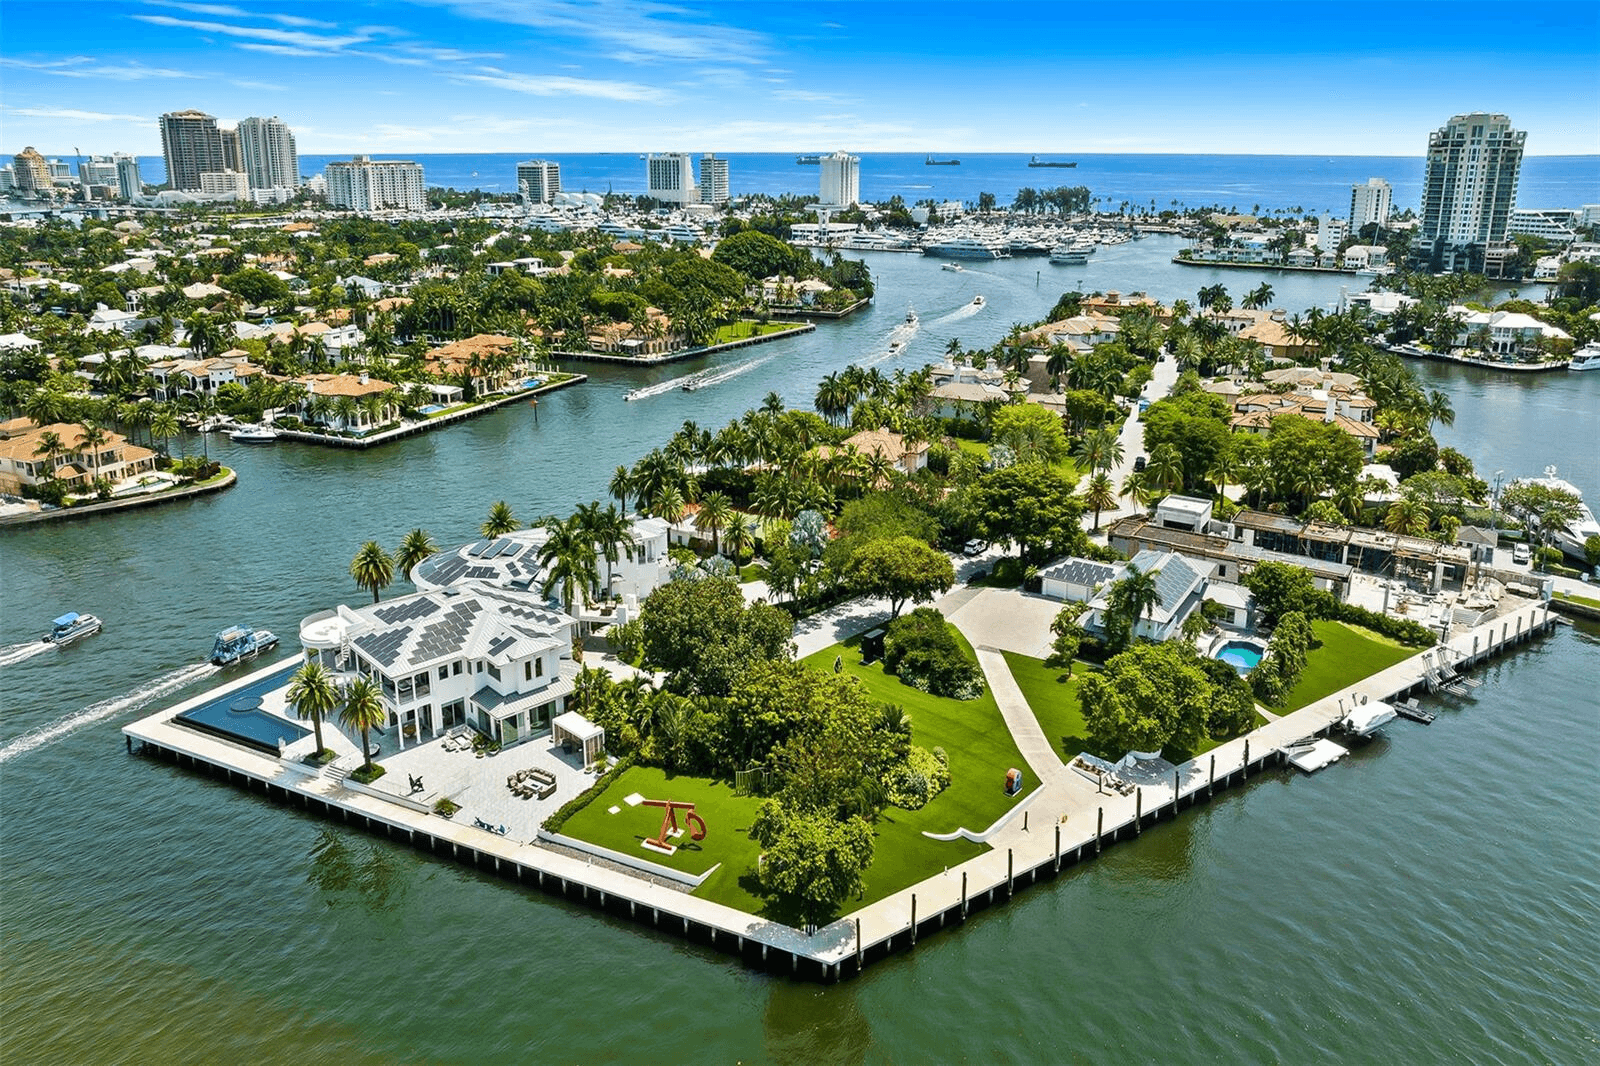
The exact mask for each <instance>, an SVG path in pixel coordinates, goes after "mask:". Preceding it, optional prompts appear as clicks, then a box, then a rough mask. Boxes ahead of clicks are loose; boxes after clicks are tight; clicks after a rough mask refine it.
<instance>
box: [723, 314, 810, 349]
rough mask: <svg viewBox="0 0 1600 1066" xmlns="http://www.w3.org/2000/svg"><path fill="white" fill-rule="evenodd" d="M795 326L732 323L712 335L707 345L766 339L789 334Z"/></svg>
mask: <svg viewBox="0 0 1600 1066" xmlns="http://www.w3.org/2000/svg"><path fill="white" fill-rule="evenodd" d="M794 328H795V327H794V326H793V325H790V324H788V323H785V322H768V323H766V324H764V325H763V324H762V323H760V322H751V321H748V320H745V321H742V322H730V323H728V324H727V325H726V326H718V327H717V331H716V333H714V334H712V336H711V339H710V340H709V341H707V342H706V343H707V345H712V344H727V343H729V342H731V341H743V340H749V339H750V338H751V337H765V336H768V335H770V334H773V333H787V332H789V331H790V330H792V329H794Z"/></svg>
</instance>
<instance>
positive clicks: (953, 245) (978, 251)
mask: <svg viewBox="0 0 1600 1066" xmlns="http://www.w3.org/2000/svg"><path fill="white" fill-rule="evenodd" d="M922 254H923V255H935V256H942V257H944V258H946V259H1007V258H1010V253H1009V252H1007V251H1006V250H1005V249H1003V248H996V247H995V246H994V245H993V244H990V243H989V242H988V241H982V240H979V239H978V238H977V237H945V238H941V239H938V240H933V241H929V242H928V243H927V244H924V245H923V246H922Z"/></svg>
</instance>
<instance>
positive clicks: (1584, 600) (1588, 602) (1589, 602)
mask: <svg viewBox="0 0 1600 1066" xmlns="http://www.w3.org/2000/svg"><path fill="white" fill-rule="evenodd" d="M1556 599H1558V600H1566V601H1567V602H1568V603H1581V604H1583V605H1584V606H1585V607H1594V608H1596V609H1600V600H1597V599H1594V598H1593V597H1590V596H1574V595H1573V594H1572V593H1570V592H1562V591H1561V590H1560V589H1557V590H1556Z"/></svg>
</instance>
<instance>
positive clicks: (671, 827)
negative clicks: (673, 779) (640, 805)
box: [643, 800, 706, 851]
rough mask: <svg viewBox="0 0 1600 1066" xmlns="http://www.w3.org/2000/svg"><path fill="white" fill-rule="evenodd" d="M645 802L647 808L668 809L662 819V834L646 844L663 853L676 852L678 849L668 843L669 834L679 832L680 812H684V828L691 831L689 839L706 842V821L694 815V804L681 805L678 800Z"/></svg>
mask: <svg viewBox="0 0 1600 1066" xmlns="http://www.w3.org/2000/svg"><path fill="white" fill-rule="evenodd" d="M643 802H644V806H646V807H665V808H666V814H664V815H662V817H661V832H659V833H657V834H656V836H655V838H654V839H652V840H646V841H645V843H646V844H649V845H651V846H652V847H657V848H660V849H661V850H662V851H676V850H677V848H676V847H675V846H674V845H672V844H669V843H668V842H667V834H668V833H676V832H677V831H678V812H679V811H683V812H684V815H683V826H684V828H685V829H687V830H689V839H690V840H704V839H705V838H706V823H705V819H703V818H701V817H700V816H699V815H698V814H696V813H694V804H692V803H680V802H678V801H677V800H645V801H643Z"/></svg>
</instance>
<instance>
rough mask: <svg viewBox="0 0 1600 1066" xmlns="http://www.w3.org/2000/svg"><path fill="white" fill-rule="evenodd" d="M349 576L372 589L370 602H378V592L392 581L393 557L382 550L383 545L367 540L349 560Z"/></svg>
mask: <svg viewBox="0 0 1600 1066" xmlns="http://www.w3.org/2000/svg"><path fill="white" fill-rule="evenodd" d="M350 576H351V577H353V578H355V579H356V584H357V585H358V586H360V587H361V588H364V589H370V590H371V591H372V602H373V603H377V602H378V593H379V591H381V590H382V589H385V588H387V587H388V586H389V584H390V583H391V582H392V581H394V557H393V556H391V555H390V554H389V553H388V552H386V551H384V550H383V545H381V544H379V543H378V542H377V541H375V540H369V541H367V542H366V543H365V544H363V545H362V546H361V548H360V550H359V551H357V552H356V555H355V558H354V559H351V560H350Z"/></svg>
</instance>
